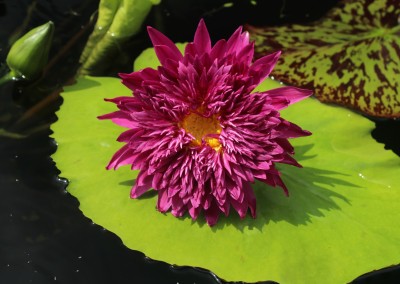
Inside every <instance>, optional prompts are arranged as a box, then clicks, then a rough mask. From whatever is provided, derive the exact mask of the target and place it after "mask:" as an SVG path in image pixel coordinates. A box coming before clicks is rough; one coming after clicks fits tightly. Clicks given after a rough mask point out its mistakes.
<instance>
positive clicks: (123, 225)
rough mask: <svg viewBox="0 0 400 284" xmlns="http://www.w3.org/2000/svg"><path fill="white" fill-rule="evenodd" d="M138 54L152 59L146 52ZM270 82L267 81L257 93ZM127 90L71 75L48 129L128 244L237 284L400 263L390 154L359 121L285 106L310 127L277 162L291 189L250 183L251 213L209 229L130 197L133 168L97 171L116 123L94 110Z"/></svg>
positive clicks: (60, 155) (96, 211)
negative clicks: (288, 161)
mask: <svg viewBox="0 0 400 284" xmlns="http://www.w3.org/2000/svg"><path fill="white" fill-rule="evenodd" d="M145 56H146V60H147V63H148V65H150V66H154V64H157V61H156V59H155V55H154V52H153V54H152V55H151V53H150V52H149V51H147V52H146V53H145ZM138 65H140V64H138ZM277 85H278V83H276V82H274V81H272V80H267V81H265V82H264V83H263V84H262V85H261V86H260V87H259V89H260V90H266V89H271V88H274V87H276V86H277ZM129 94H130V91H129V90H128V89H127V88H125V87H124V86H123V85H122V84H121V83H120V82H119V80H118V79H113V78H93V77H84V78H80V79H79V80H78V83H77V84H76V85H74V86H70V87H67V88H66V91H65V93H64V94H63V97H64V104H63V105H62V106H61V109H60V111H59V112H58V113H57V115H58V117H59V120H58V122H56V123H55V124H54V125H53V126H52V129H53V131H54V138H55V139H56V141H57V143H58V145H59V146H58V150H57V152H56V153H55V154H54V155H53V159H54V160H55V162H56V163H57V167H58V168H59V169H60V170H61V175H62V176H63V177H66V178H68V179H69V181H70V184H69V186H68V191H69V192H70V193H71V194H72V195H74V196H75V197H77V198H78V199H79V202H80V209H81V210H82V212H83V213H84V214H85V215H86V216H88V217H89V218H91V219H92V220H93V222H95V223H98V224H100V225H102V226H104V227H105V228H107V229H108V230H110V231H112V232H114V233H116V234H117V235H118V236H119V237H120V238H121V239H122V240H123V242H124V244H125V245H126V246H127V247H129V248H131V249H135V250H139V251H141V252H143V253H145V254H146V255H147V256H148V257H150V258H153V259H157V260H162V261H166V262H169V263H173V264H177V265H191V266H197V267H203V268H206V269H209V270H211V271H213V272H214V273H216V274H217V275H218V276H220V277H222V278H224V279H226V280H241V281H248V282H255V281H260V280H275V281H278V282H279V283H347V282H350V281H351V280H352V279H354V278H355V277H357V276H358V275H361V274H363V273H366V272H368V271H371V270H374V269H378V268H382V267H386V266H389V265H392V264H398V263H399V262H400V247H399V246H398V244H399V243H400V226H398V220H399V219H400V213H399V210H398V208H399V200H400V191H399V190H398V188H397V187H398V184H400V160H399V158H398V157H397V156H395V155H394V154H393V153H392V152H390V151H385V150H384V148H383V145H381V144H378V143H376V141H374V140H373V139H372V138H371V135H370V131H371V130H372V128H373V123H372V122H370V121H369V120H367V119H365V118H363V117H361V116H359V115H357V114H354V113H352V112H351V111H348V110H345V109H341V108H338V107H333V106H328V105H324V104H321V103H319V102H318V101H316V100H315V99H307V100H305V101H303V102H300V103H298V104H295V105H293V106H292V107H291V108H288V109H286V110H284V111H283V112H282V117H284V118H286V119H290V120H292V121H293V122H295V123H297V124H301V125H302V126H304V127H306V128H307V129H309V130H311V131H312V132H313V135H312V136H310V137H306V138H299V139H294V140H293V145H294V146H295V150H296V156H295V157H296V159H297V160H298V161H299V162H300V163H301V164H302V165H303V166H304V168H303V169H298V168H293V167H290V166H282V167H280V170H281V171H282V173H283V174H282V179H283V180H284V182H285V184H286V185H287V186H288V188H289V189H290V196H289V197H286V196H285V195H284V194H283V193H282V192H281V191H279V190H275V189H274V188H271V187H268V186H265V185H264V184H261V183H255V184H253V188H254V189H255V192H256V197H257V210H258V216H257V218H256V219H252V218H245V219H244V220H241V219H240V218H239V216H238V215H237V214H231V215H230V216H229V217H223V218H221V220H220V221H219V223H218V224H217V225H216V226H215V227H213V228H209V227H208V226H207V225H206V223H205V221H204V218H202V217H199V218H198V220H196V221H193V220H191V218H190V217H188V216H187V217H183V218H181V219H177V218H175V217H173V216H172V215H171V214H165V215H163V214H160V213H159V212H157V211H156V209H155V206H154V204H155V202H156V199H157V196H156V195H154V194H152V193H151V192H149V193H147V194H146V195H144V196H142V197H141V198H140V199H138V200H134V199H130V198H129V193H130V189H131V185H132V183H133V180H134V179H135V178H136V176H137V171H131V170H130V169H129V167H122V168H120V169H119V170H118V171H106V170H105V165H106V164H107V163H108V161H109V157H110V155H112V153H114V152H115V151H116V150H117V149H118V147H119V146H120V145H119V143H117V142H115V143H110V137H115V136H117V135H118V133H119V132H120V129H119V128H118V127H115V125H114V124H113V123H112V122H104V121H99V120H98V119H97V116H98V115H100V114H103V113H107V112H111V111H112V110H113V106H112V105H111V104H107V103H104V102H103V98H105V97H108V98H110V97H111V96H112V95H114V96H127V95H129ZM332 118H334V119H332ZM343 267H345V268H346V269H343ZM327 275H329V277H328V278H327Z"/></svg>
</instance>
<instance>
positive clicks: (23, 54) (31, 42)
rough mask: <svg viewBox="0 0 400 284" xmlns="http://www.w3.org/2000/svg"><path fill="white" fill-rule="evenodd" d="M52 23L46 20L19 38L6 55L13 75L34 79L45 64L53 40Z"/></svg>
mask: <svg viewBox="0 0 400 284" xmlns="http://www.w3.org/2000/svg"><path fill="white" fill-rule="evenodd" d="M53 32H54V24H53V22H48V23H46V24H44V25H41V26H39V27H36V28H34V29H32V30H30V31H29V32H28V33H26V34H25V35H24V36H22V37H21V38H19V39H18V40H17V41H16V42H15V43H14V44H13V45H12V46H11V49H10V52H9V53H8V55H7V59H6V62H7V65H8V67H9V68H10V69H11V72H13V73H14V76H17V77H22V78H26V79H34V78H35V77H37V76H39V75H40V73H41V72H42V70H43V68H44V66H45V65H46V64H47V61H48V57H49V50H50V46H51V42H52V40H53Z"/></svg>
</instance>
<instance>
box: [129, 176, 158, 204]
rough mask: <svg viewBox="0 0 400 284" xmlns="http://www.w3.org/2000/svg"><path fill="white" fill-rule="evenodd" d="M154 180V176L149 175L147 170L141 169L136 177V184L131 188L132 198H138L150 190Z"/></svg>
mask: <svg viewBox="0 0 400 284" xmlns="http://www.w3.org/2000/svg"><path fill="white" fill-rule="evenodd" d="M152 180H153V177H152V176H148V175H147V174H146V173H145V172H143V171H141V172H140V173H139V175H138V177H137V179H136V183H135V185H134V186H133V187H132V189H131V198H138V197H139V196H141V195H142V194H143V193H145V192H146V191H148V190H149V189H150V187H151V182H152Z"/></svg>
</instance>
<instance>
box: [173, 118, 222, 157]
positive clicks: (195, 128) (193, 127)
mask: <svg viewBox="0 0 400 284" xmlns="http://www.w3.org/2000/svg"><path fill="white" fill-rule="evenodd" d="M181 127H182V128H183V129H185V131H186V132H189V133H190V134H192V136H193V137H194V139H193V140H192V143H193V144H194V145H196V146H200V145H201V142H202V140H204V141H205V142H206V143H207V144H208V145H209V146H210V147H211V148H213V149H214V150H215V151H218V150H219V149H220V148H221V144H220V143H219V141H218V138H216V137H215V135H218V134H220V133H221V130H222V128H221V125H220V124H219V121H218V119H217V118H216V116H212V117H204V116H202V115H200V114H198V113H194V112H192V113H191V114H189V115H187V116H186V117H185V118H184V119H183V121H182V123H181Z"/></svg>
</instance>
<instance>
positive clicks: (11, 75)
mask: <svg viewBox="0 0 400 284" xmlns="http://www.w3.org/2000/svg"><path fill="white" fill-rule="evenodd" d="M14 78H15V73H14V72H13V71H10V72H8V73H7V74H5V75H4V76H3V77H1V78H0V86H1V85H3V84H5V83H7V82H9V81H11V80H13V79H14Z"/></svg>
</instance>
